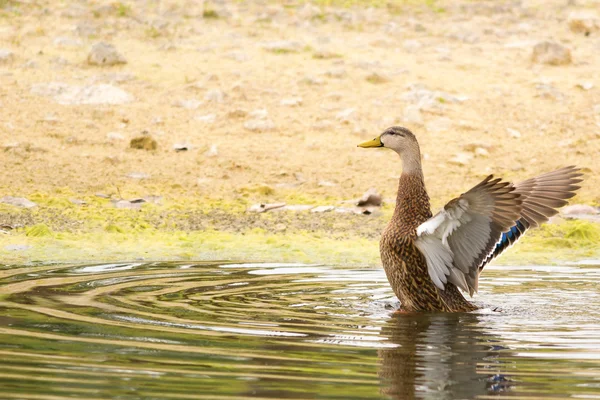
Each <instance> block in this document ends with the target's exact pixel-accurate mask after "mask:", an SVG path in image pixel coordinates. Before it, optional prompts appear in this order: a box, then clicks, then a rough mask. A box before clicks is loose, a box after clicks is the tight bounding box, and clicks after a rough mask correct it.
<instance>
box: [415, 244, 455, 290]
mask: <svg viewBox="0 0 600 400" xmlns="http://www.w3.org/2000/svg"><path fill="white" fill-rule="evenodd" d="M415 246H417V248H418V249H419V250H420V251H421V253H423V255H424V256H425V260H426V261H427V272H428V273H429V276H430V277H431V280H432V281H433V283H434V284H435V286H437V287H438V288H440V289H442V290H444V285H445V284H446V283H447V282H448V278H447V276H448V275H450V271H451V269H452V268H453V267H452V251H451V250H450V248H449V247H448V246H446V245H444V244H443V243H442V241H441V240H440V239H439V238H437V237H435V236H433V235H423V236H420V237H418V238H417V240H415ZM463 279H464V278H463ZM465 286H466V285H465Z"/></svg>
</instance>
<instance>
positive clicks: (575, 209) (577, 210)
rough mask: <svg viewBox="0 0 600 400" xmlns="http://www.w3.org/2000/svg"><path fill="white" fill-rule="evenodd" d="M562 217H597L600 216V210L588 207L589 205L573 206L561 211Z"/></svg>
mask: <svg viewBox="0 0 600 400" xmlns="http://www.w3.org/2000/svg"><path fill="white" fill-rule="evenodd" d="M560 213H561V214H562V215H584V214H587V215H596V214H600V210H598V209H597V208H596V207H592V206H588V205H587V204H573V205H570V206H566V207H563V208H562V209H561V210H560Z"/></svg>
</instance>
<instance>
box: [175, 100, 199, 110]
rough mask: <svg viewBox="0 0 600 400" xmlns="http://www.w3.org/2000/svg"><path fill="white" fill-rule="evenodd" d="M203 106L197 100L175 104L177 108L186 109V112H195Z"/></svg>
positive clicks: (181, 101)
mask: <svg viewBox="0 0 600 400" xmlns="http://www.w3.org/2000/svg"><path fill="white" fill-rule="evenodd" d="M201 105H202V102H201V101H200V100H197V99H188V100H179V101H176V102H175V103H174V106H175V107H181V108H185V109H186V110H195V109H197V108H198V107H200V106H201Z"/></svg>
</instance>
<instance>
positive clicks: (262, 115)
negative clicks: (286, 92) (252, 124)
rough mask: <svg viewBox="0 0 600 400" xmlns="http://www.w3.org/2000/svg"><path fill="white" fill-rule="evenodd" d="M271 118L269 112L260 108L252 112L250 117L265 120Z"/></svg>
mask: <svg viewBox="0 0 600 400" xmlns="http://www.w3.org/2000/svg"><path fill="white" fill-rule="evenodd" d="M268 116H269V112H268V111H267V110H266V109H264V108H259V109H256V110H254V111H251V112H250V117H251V118H255V119H265V118H267V117H268Z"/></svg>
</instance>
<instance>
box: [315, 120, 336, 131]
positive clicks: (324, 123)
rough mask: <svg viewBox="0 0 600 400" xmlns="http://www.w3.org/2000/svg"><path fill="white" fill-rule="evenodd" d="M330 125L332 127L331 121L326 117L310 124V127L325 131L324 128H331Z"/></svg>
mask: <svg viewBox="0 0 600 400" xmlns="http://www.w3.org/2000/svg"><path fill="white" fill-rule="evenodd" d="M331 127H333V122H331V121H329V120H327V119H324V120H321V121H317V122H315V123H314V124H313V125H312V128H313V129H315V130H317V131H325V130H328V129H331Z"/></svg>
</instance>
